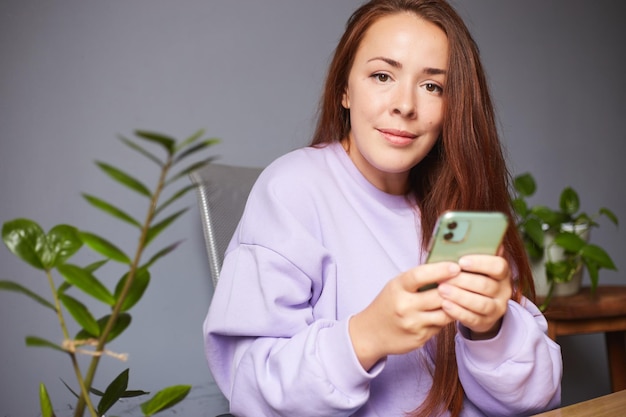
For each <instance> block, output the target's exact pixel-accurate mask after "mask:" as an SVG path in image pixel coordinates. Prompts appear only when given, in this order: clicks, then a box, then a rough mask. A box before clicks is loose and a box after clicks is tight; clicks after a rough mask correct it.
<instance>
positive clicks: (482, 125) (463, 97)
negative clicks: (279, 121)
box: [311, 0, 534, 417]
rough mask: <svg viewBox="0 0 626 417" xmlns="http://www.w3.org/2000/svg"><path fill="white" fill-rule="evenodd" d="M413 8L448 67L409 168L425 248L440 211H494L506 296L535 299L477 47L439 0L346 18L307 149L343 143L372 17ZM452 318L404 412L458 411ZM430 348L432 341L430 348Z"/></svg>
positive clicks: (374, 7)
mask: <svg viewBox="0 0 626 417" xmlns="http://www.w3.org/2000/svg"><path fill="white" fill-rule="evenodd" d="M401 12H412V13H415V14H417V15H418V16H420V17H421V18H423V19H426V20H427V21H430V22H432V23H434V24H435V25H437V26H438V27H439V28H441V29H442V30H443V31H444V33H445V34H446V36H447V38H448V50H449V56H448V71H447V76H446V84H445V92H444V120H443V126H442V131H441V136H440V138H439V140H438V141H437V144H436V145H435V146H434V147H433V149H432V150H431V152H430V153H429V154H428V155H427V156H426V157H425V158H424V159H423V160H422V161H421V162H420V163H419V164H418V165H416V166H415V167H413V169H412V170H411V173H410V177H409V178H410V186H411V192H413V193H414V194H415V196H416V200H417V204H418V207H419V209H420V212H421V222H422V230H423V236H422V243H423V245H424V247H426V245H427V244H428V240H429V238H430V235H431V233H432V230H433V228H434V226H435V223H436V220H437V217H438V216H439V215H440V214H441V213H443V212H444V211H446V210H497V211H501V212H503V213H505V214H507V215H508V217H509V219H510V224H511V226H509V229H508V231H507V233H506V235H505V239H504V243H503V246H504V252H505V254H506V257H507V259H508V261H509V262H510V264H511V266H512V269H513V270H514V271H515V272H516V275H517V279H516V281H515V282H514V285H513V296H512V299H513V300H515V301H517V302H519V301H520V300H521V298H522V295H526V296H527V297H529V298H531V299H533V300H534V286H533V282H532V275H531V272H530V267H529V264H528V260H527V257H526V252H525V250H524V245H523V243H522V240H521V238H520V236H519V234H518V233H517V230H516V229H515V227H514V224H515V222H514V215H513V209H512V207H511V200H510V197H509V189H510V188H509V184H510V181H511V176H510V174H509V172H508V170H507V167H506V162H505V158H504V155H503V152H502V146H501V144H500V140H499V138H498V132H497V128H496V122H495V112H494V108H493V104H492V101H491V97H490V94H489V88H488V85H487V81H486V78H485V73H484V70H483V67H482V64H481V61H480V56H479V51H478V47H477V45H476V43H475V42H474V40H473V38H472V36H471V34H470V33H469V30H468V29H467V27H466V26H465V23H464V22H463V20H462V19H461V17H460V16H459V15H458V14H457V12H456V11H455V10H454V8H453V7H452V6H450V5H449V4H448V3H447V2H446V1H444V0H372V1H370V2H368V3H366V4H364V5H363V6H361V7H360V8H359V9H357V10H356V11H355V12H354V13H353V14H352V16H351V17H350V19H349V20H348V22H347V25H346V30H345V32H344V34H343V36H342V38H341V40H340V41H339V44H338V45H337V48H336V50H335V54H334V57H333V60H332V62H331V64H330V68H329V71H328V76H327V79H326V84H325V86H324V91H323V95H322V99H321V102H320V108H319V115H318V123H317V128H316V131H315V133H314V136H313V140H312V142H311V146H319V145H323V144H327V143H330V142H336V141H342V140H345V139H346V138H347V136H348V133H349V132H350V116H349V111H348V110H347V109H345V108H344V107H343V106H342V105H341V99H342V96H343V93H344V91H345V89H346V87H347V85H348V76H349V73H350V69H351V68H352V63H353V61H354V56H355V55H356V52H357V49H358V47H359V45H360V43H361V40H362V39H363V37H364V35H365V33H366V31H367V29H368V28H369V27H370V26H371V25H372V24H373V23H374V22H375V21H376V20H378V19H379V18H381V17H383V16H388V15H391V14H396V13H401ZM455 334H456V327H455V325H454V323H452V324H450V325H449V326H447V327H446V328H445V329H443V330H442V331H441V332H440V333H439V334H438V335H437V337H436V338H435V340H433V341H432V343H436V349H434V363H435V369H433V370H432V372H433V385H432V387H431V389H430V391H429V393H428V395H427V397H426V399H425V401H424V402H423V403H422V404H421V405H420V406H419V407H418V408H417V409H416V410H415V411H413V412H412V413H410V414H409V415H410V417H430V416H434V415H440V414H442V413H444V412H446V411H449V412H450V413H451V415H452V416H458V415H459V414H460V412H461V410H462V407H463V398H464V391H463V386H462V385H461V383H460V381H459V377H458V368H457V363H456V354H455V345H454V337H455ZM433 347H435V346H433Z"/></svg>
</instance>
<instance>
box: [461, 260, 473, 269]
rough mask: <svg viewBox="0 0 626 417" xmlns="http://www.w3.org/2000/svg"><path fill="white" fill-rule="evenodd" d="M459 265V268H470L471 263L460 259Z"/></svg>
mask: <svg viewBox="0 0 626 417" xmlns="http://www.w3.org/2000/svg"><path fill="white" fill-rule="evenodd" d="M459 265H460V266H461V268H467V267H468V266H472V261H470V260H469V259H467V258H461V259H459Z"/></svg>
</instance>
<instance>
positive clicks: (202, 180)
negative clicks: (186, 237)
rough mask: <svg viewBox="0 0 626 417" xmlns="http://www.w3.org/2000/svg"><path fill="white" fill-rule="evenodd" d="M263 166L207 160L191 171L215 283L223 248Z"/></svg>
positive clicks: (234, 227)
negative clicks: (207, 162) (219, 162)
mask: <svg viewBox="0 0 626 417" xmlns="http://www.w3.org/2000/svg"><path fill="white" fill-rule="evenodd" d="M261 171H262V168H251V167H238V166H232V165H222V164H213V163H211V164H208V165H205V166H204V167H203V168H201V169H199V170H196V171H194V172H192V173H191V174H190V175H189V178H190V179H191V182H192V183H193V184H195V185H196V186H197V188H196V191H197V192H196V195H197V197H198V205H199V208H200V220H201V222H202V229H203V232H204V240H205V244H206V250H207V256H208V260H209V269H210V274H211V280H212V281H213V286H215V285H216V284H217V280H218V278H219V273H220V269H221V268H222V262H223V261H224V252H225V251H226V248H227V246H228V243H229V242H230V239H231V238H232V236H233V233H234V232H235V229H236V227H237V224H238V223H239V220H240V219H241V215H242V214H243V209H244V207H245V205H246V201H247V199H248V194H250V190H251V189H252V185H254V182H255V181H256V179H257V177H258V176H259V174H260V173H261Z"/></svg>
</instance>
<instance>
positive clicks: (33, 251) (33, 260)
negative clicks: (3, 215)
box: [2, 219, 52, 269]
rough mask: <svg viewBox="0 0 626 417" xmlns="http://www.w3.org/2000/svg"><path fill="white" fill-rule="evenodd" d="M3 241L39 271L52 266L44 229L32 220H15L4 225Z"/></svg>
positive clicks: (14, 252)
mask: <svg viewBox="0 0 626 417" xmlns="http://www.w3.org/2000/svg"><path fill="white" fill-rule="evenodd" d="M2 240H3V241H4V244H5V245H6V246H7V248H9V250H10V251H11V252H12V253H13V254H14V255H15V256H17V257H18V258H20V259H21V260H23V261H24V262H26V263H28V264H30V265H31V266H34V267H35V268H37V269H46V267H48V268H49V267H50V266H49V265H51V264H52V259H51V258H52V254H51V253H50V252H49V251H48V248H47V245H46V244H45V241H46V238H45V234H44V232H43V229H42V228H41V227H40V226H39V225H38V224H37V223H35V222H34V221H32V220H29V219H15V220H11V221H8V222H6V223H4V224H3V225H2Z"/></svg>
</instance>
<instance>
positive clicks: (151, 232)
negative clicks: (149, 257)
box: [145, 208, 188, 246]
mask: <svg viewBox="0 0 626 417" xmlns="http://www.w3.org/2000/svg"><path fill="white" fill-rule="evenodd" d="M187 210H188V209H187V208H184V209H182V210H179V211H177V212H176V213H174V214H172V215H171V216H169V217H167V218H165V219H163V220H162V221H161V222H159V223H157V224H155V225H154V226H152V227H150V229H148V232H147V233H146V242H145V246H148V244H149V243H150V242H152V240H153V239H154V238H155V237H157V236H158V235H159V233H161V232H162V231H163V230H164V229H165V228H167V227H168V226H169V225H170V224H172V222H174V221H175V220H176V219H177V218H178V217H180V215H181V214H183V213H185V212H186V211H187Z"/></svg>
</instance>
